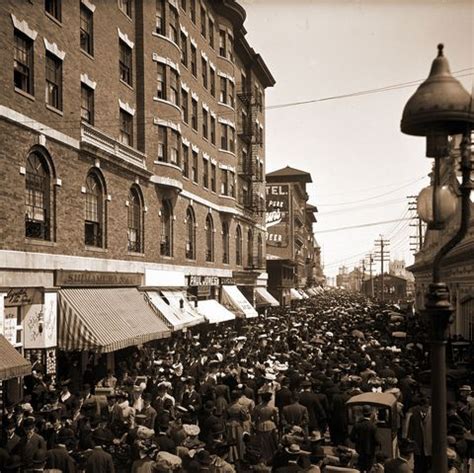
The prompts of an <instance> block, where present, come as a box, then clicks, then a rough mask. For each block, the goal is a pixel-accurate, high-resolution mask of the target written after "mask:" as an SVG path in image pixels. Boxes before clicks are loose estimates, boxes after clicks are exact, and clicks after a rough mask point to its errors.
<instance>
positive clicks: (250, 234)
mask: <svg viewBox="0 0 474 473" xmlns="http://www.w3.org/2000/svg"><path fill="white" fill-rule="evenodd" d="M247 266H249V267H252V266H253V231H252V229H251V228H249V231H248V232H247Z"/></svg>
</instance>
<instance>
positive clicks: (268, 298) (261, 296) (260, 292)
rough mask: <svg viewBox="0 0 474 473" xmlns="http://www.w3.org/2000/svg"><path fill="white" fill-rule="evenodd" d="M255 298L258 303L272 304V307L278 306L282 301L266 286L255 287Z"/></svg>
mask: <svg viewBox="0 0 474 473" xmlns="http://www.w3.org/2000/svg"><path fill="white" fill-rule="evenodd" d="M255 299H256V300H257V305H270V306H272V307H278V306H279V305H280V303H279V302H278V301H277V300H276V299H275V298H274V297H273V296H272V295H271V294H270V293H269V292H268V291H267V290H266V289H265V288H264V287H257V288H255Z"/></svg>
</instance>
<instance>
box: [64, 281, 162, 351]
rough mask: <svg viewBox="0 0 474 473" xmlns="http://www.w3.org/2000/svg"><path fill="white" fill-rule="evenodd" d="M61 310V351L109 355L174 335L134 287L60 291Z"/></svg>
mask: <svg viewBox="0 0 474 473" xmlns="http://www.w3.org/2000/svg"><path fill="white" fill-rule="evenodd" d="M59 307H60V311H61V313H60V318H59V336H58V346H59V348H60V349H61V350H66V351H76V350H78V351H85V350H90V351H96V352H98V353H108V352H112V351H116V350H120V349H122V348H126V347H129V346H133V345H140V344H142V343H146V342H149V341H151V340H157V339H159V338H165V337H169V336H170V334H171V331H170V329H169V328H168V327H167V326H166V324H165V323H164V322H163V321H162V320H160V318H159V317H158V316H157V315H156V314H155V312H154V311H153V309H152V307H151V306H150V305H149V304H148V302H147V301H146V300H145V296H144V295H143V294H140V292H139V291H138V289H136V288H133V287H123V288H100V289H98V288H97V289H96V288H94V289H89V288H88V289H82V288H81V289H76V288H74V289H61V290H60V291H59Z"/></svg>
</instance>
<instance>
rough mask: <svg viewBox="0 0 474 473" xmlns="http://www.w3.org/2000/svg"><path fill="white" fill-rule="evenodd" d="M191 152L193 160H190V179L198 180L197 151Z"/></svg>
mask: <svg viewBox="0 0 474 473" xmlns="http://www.w3.org/2000/svg"><path fill="white" fill-rule="evenodd" d="M192 154H193V162H192V168H191V179H192V180H193V182H196V183H197V182H198V154H197V151H194V150H193V152H192Z"/></svg>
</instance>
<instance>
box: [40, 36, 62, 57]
mask: <svg viewBox="0 0 474 473" xmlns="http://www.w3.org/2000/svg"><path fill="white" fill-rule="evenodd" d="M43 41H44V47H45V49H46V50H47V51H49V52H50V53H51V54H54V55H55V56H56V57H57V58H59V59H61V61H64V58H65V57H66V52H65V51H61V50H60V49H59V48H58V45H57V44H56V43H50V42H49V41H48V40H47V39H46V38H43Z"/></svg>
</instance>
